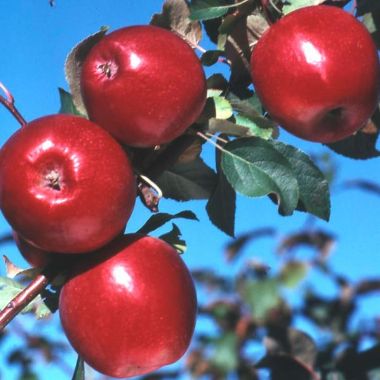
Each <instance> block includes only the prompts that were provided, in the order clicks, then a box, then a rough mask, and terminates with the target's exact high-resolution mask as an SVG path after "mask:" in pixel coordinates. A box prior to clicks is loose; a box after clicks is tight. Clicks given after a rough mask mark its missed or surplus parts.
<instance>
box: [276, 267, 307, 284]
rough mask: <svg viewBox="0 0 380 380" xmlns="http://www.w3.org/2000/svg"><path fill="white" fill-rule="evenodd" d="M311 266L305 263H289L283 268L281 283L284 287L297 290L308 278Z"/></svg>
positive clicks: (280, 277)
mask: <svg viewBox="0 0 380 380" xmlns="http://www.w3.org/2000/svg"><path fill="white" fill-rule="evenodd" d="M308 271H309V266H308V265H307V263H305V262H303V261H289V262H287V263H286V264H285V266H283V267H282V269H281V271H280V274H279V281H280V282H281V284H282V285H284V286H287V287H289V288H295V287H296V286H298V285H299V283H300V282H301V281H302V280H303V279H304V278H305V277H306V275H307V273H308Z"/></svg>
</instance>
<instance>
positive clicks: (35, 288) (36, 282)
mask: <svg viewBox="0 0 380 380" xmlns="http://www.w3.org/2000/svg"><path fill="white" fill-rule="evenodd" d="M60 272H62V266H58V265H57V264H56V263H52V264H49V265H48V266H47V267H46V268H45V269H44V270H43V271H42V272H41V273H40V274H39V275H37V276H36V277H35V278H34V279H33V280H32V281H31V282H30V283H29V285H28V286H27V287H26V288H24V289H23V290H22V291H21V292H20V293H18V294H17V295H16V296H15V297H14V298H13V299H12V300H11V301H10V302H9V303H8V305H7V306H5V308H4V309H3V310H1V311H0V331H1V330H3V329H4V328H5V327H6V326H7V324H8V323H9V322H10V321H11V320H12V319H13V318H14V317H15V316H16V315H17V314H19V313H20V312H21V311H22V310H23V309H24V308H25V307H26V306H27V305H28V304H29V303H30V302H31V301H33V300H34V298H36V297H37V296H38V295H39V294H40V293H41V292H42V291H43V290H44V289H45V288H46V287H47V286H48V285H49V284H50V283H51V281H53V280H54V278H55V277H57V275H58V274H60Z"/></svg>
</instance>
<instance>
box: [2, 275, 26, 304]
mask: <svg viewBox="0 0 380 380" xmlns="http://www.w3.org/2000/svg"><path fill="white" fill-rule="evenodd" d="M23 288H24V287H23V286H22V285H21V284H19V283H18V282H17V281H15V280H13V279H11V278H8V277H3V276H1V277H0V309H4V308H5V307H6V306H7V305H8V303H9V302H10V301H11V300H12V299H13V298H14V297H15V296H16V295H17V294H18V293H19V292H20V291H21V290H22V289H23Z"/></svg>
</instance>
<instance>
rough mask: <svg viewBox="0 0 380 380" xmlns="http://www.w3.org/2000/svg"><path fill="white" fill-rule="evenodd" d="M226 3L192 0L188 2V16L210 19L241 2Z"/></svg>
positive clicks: (195, 18)
mask: <svg viewBox="0 0 380 380" xmlns="http://www.w3.org/2000/svg"><path fill="white" fill-rule="evenodd" d="M245 2H246V1H241V2H239V3H236V4H229V5H227V4H226V3H225V2H224V1H221V0H193V1H192V3H191V4H190V18H191V19H192V20H210V19H213V18H218V17H221V16H224V15H225V14H226V13H227V12H228V10H229V9H230V8H235V7H237V6H239V5H240V4H241V3H245Z"/></svg>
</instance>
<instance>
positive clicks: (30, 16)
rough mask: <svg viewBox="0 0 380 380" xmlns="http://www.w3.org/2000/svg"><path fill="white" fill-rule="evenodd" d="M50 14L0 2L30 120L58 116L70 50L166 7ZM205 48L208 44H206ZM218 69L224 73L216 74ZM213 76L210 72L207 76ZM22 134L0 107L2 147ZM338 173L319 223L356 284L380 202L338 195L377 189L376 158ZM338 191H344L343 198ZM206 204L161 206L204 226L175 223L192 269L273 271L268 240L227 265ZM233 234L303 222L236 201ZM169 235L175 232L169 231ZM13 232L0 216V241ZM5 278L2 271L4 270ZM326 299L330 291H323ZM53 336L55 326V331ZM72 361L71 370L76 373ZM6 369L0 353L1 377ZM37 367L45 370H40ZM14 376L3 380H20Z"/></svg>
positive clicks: (69, 1)
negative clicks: (255, 262)
mask: <svg viewBox="0 0 380 380" xmlns="http://www.w3.org/2000/svg"><path fill="white" fill-rule="evenodd" d="M56 3H57V4H56V6H55V7H53V8H52V7H50V6H49V4H48V1H47V0H34V1H27V0H19V1H4V0H3V1H0V25H1V37H2V38H1V40H0V51H1V56H2V57H1V60H0V81H1V82H3V83H4V84H5V85H6V86H7V87H8V88H9V89H10V90H11V92H12V93H13V95H14V97H15V99H16V104H17V106H18V108H19V110H20V111H21V112H22V114H23V115H24V117H25V118H26V119H27V120H28V121H31V120H33V119H35V118H37V117H40V116H43V115H47V114H52V113H55V112H57V111H58V109H59V97H58V91H57V88H58V87H63V88H64V89H66V90H68V86H67V84H66V81H65V77H64V72H63V65H64V61H65V57H66V56H67V54H68V52H69V51H70V49H71V48H72V47H73V46H74V45H75V44H76V43H78V42H79V41H80V40H82V39H83V38H85V37H87V36H88V35H90V34H92V33H94V32H96V31H97V30H99V28H100V27H101V26H103V25H108V26H110V27H111V29H112V30H113V29H116V28H119V27H122V26H126V25H133V24H146V23H149V20H150V17H151V15H152V14H153V13H155V12H159V11H160V9H161V5H162V2H161V1H158V0H144V1H141V0H128V1H122V0H82V1H75V0H57V1H56ZM204 45H205V46H206V47H208V46H209V45H208V44H207V43H204ZM219 69H220V68H219ZM211 72H212V71H211V70H210V69H208V70H207V73H208V74H210V73H211ZM17 128H18V124H17V122H16V121H15V120H14V119H13V118H12V117H11V116H10V115H9V114H8V112H7V111H6V110H5V109H3V108H1V107H0V143H1V144H3V143H4V142H5V141H6V139H7V138H8V137H9V136H10V135H11V134H12V133H13V132H14V131H15V130H16V129H17ZM280 140H281V141H284V142H287V143H291V144H293V145H295V146H297V147H299V148H301V149H302V150H304V151H305V152H308V153H316V154H318V153H321V152H329V150H328V149H327V148H325V147H323V146H321V145H319V144H312V143H308V142H303V141H301V140H299V139H296V138H293V137H291V136H289V135H288V134H286V133H281V136H280ZM212 151H213V149H212V148H211V147H207V148H206V149H205V152H204V155H203V157H204V159H205V160H206V161H207V162H208V163H209V164H210V165H213V155H212ZM333 156H334V158H335V159H336V162H337V164H338V166H339V175H338V178H337V182H336V186H335V187H334V188H333V189H332V193H333V196H332V213H331V220H330V222H329V223H326V222H322V221H318V222H317V226H319V227H322V228H325V229H327V230H329V231H331V232H333V233H335V234H337V235H338V237H339V239H338V244H337V247H336V249H335V251H334V255H333V257H332V258H331V263H332V265H333V266H334V267H335V268H338V270H339V271H340V272H342V273H344V274H346V275H347V276H348V277H350V278H352V279H356V278H358V279H359V278H361V277H364V276H371V277H372V276H378V275H379V273H380V253H379V249H378V247H379V243H380V228H379V210H380V197H376V196H375V195H373V194H370V193H365V192H363V191H359V190H354V189H352V190H344V191H343V190H339V189H340V186H339V184H341V183H343V182H344V181H345V180H351V179H366V180H371V181H375V182H377V183H380V170H379V159H373V160H368V161H356V160H350V159H348V158H343V157H340V156H338V155H336V154H333ZM338 190H339V191H338ZM137 203H138V206H137V207H136V209H135V211H134V214H133V216H132V218H131V221H130V223H129V226H128V230H129V231H135V230H136V229H138V228H139V227H140V226H141V225H142V224H143V223H144V221H145V220H146V219H147V218H148V217H149V212H148V211H147V210H146V209H145V208H144V207H142V206H141V205H140V204H139V201H138V202H137ZM204 207H205V202H202V201H196V202H195V201H194V202H187V203H175V202H172V201H167V200H163V201H162V202H161V207H160V208H161V211H163V212H169V213H176V212H179V211H181V210H185V209H191V210H193V211H194V212H195V213H196V214H197V216H198V217H199V219H200V222H193V221H178V225H179V226H180V228H181V230H182V233H183V237H184V238H185V240H186V241H187V243H188V251H187V252H186V254H185V255H184V260H185V261H186V263H187V264H188V265H189V266H190V267H191V268H198V267H203V266H209V267H211V268H214V269H217V270H219V271H220V272H222V273H226V274H230V273H234V271H236V270H237V269H238V268H239V265H240V264H241V263H242V261H244V260H247V259H248V258H249V257H250V255H251V254H254V255H255V256H256V257H259V258H260V259H261V260H263V261H267V262H268V263H269V264H270V265H275V264H276V263H275V257H274V255H273V254H272V252H273V247H274V243H273V241H269V240H263V241H260V242H258V243H255V245H254V247H253V248H252V247H248V248H247V249H246V252H245V255H244V256H243V257H242V258H241V259H240V260H239V261H238V262H237V263H235V264H233V265H232V266H231V265H230V266H227V265H226V263H225V260H224V258H223V255H222V249H223V246H224V245H225V243H226V242H227V241H228V238H227V236H226V235H224V234H223V233H222V232H220V231H219V230H217V229H216V227H214V226H212V225H211V223H210V222H209V221H208V218H207V214H206V212H205V210H204ZM236 218H237V219H236V220H237V223H236V233H237V235H239V234H240V233H243V232H246V231H249V230H251V229H255V228H258V227H263V226H275V227H277V228H278V231H279V233H280V235H279V237H278V238H280V237H281V235H284V234H286V233H288V232H292V231H296V230H297V229H298V228H300V227H302V225H303V224H304V222H305V220H306V218H305V215H304V214H301V213H296V214H294V215H293V216H292V217H287V218H283V217H280V216H279V215H278V214H277V211H276V207H275V206H274V205H273V204H272V203H271V202H270V201H269V200H268V199H267V198H262V199H247V198H243V197H238V202H237V215H236ZM167 228H170V226H168V227H167ZM9 230H10V228H9V226H8V225H7V224H6V222H5V221H4V219H3V217H0V235H1V234H4V233H7V232H9ZM0 253H1V254H6V255H8V256H9V257H10V258H11V259H12V260H14V261H15V262H16V263H17V264H19V265H26V264H25V262H24V261H23V260H22V259H21V258H20V257H19V255H18V254H17V252H16V250H15V249H14V247H13V246H12V245H6V246H2V247H1V252H0ZM0 271H1V273H4V271H3V267H1V269H0ZM321 291H326V292H328V291H329V289H328V288H326V289H321ZM376 301H377V305H376V303H375V299H373V300H372V302H371V303H368V307H366V308H363V315H364V314H367V315H373V314H379V311H380V310H379V305H380V303H379V302H378V301H379V299H378V298H377V300H376ZM54 328H55V329H56V327H54ZM74 358H75V357H74V355H72V356H69V357H68V360H69V361H70V360H71V362H70V363H69V364H70V365H72V367H73V368H74V364H75V363H74V362H72V360H74ZM5 366H6V364H5V363H4V362H3V361H2V355H1V352H0V369H1V372H2V371H3V368H4V367H5ZM40 368H43V367H42V366H41V367H40ZM15 376H16V374H15V372H12V371H11V372H9V376H7V377H6V380H13V379H16V377H15ZM53 376H54V378H55V379H56V380H60V379H66V378H67V377H66V376H63V372H62V371H60V370H54V369H52V370H50V369H49V368H47V371H45V372H44V375H43V377H42V379H44V380H45V379H46V380H47V379H51V378H53Z"/></svg>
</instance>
